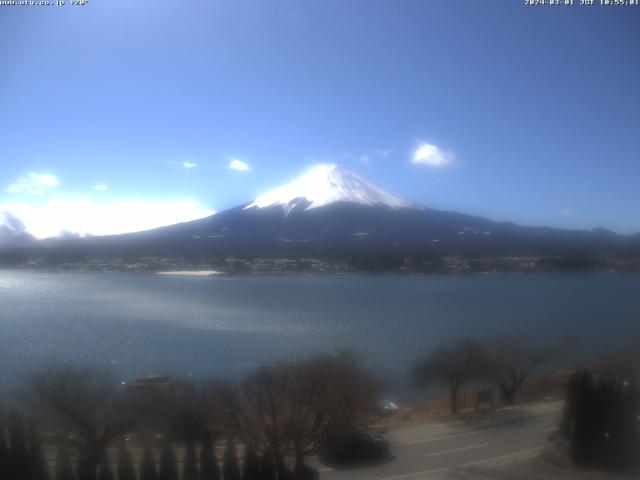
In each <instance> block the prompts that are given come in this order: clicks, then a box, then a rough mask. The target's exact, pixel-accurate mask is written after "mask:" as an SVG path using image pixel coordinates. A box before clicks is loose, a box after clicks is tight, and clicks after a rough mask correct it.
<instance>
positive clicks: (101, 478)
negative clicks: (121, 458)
mask: <svg viewBox="0 0 640 480" xmlns="http://www.w3.org/2000/svg"><path fill="white" fill-rule="evenodd" d="M98 480H114V477H113V469H112V468H111V460H110V459H109V454H108V453H107V452H106V451H105V452H104V453H103V454H102V458H100V465H99V467H98Z"/></svg>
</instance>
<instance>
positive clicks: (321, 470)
mask: <svg viewBox="0 0 640 480" xmlns="http://www.w3.org/2000/svg"><path fill="white" fill-rule="evenodd" d="M318 471H319V472H333V468H331V467H324V468H319V469H318Z"/></svg>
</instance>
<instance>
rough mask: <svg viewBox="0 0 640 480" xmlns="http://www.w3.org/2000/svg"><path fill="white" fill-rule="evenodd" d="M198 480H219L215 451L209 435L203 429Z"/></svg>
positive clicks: (206, 430)
mask: <svg viewBox="0 0 640 480" xmlns="http://www.w3.org/2000/svg"><path fill="white" fill-rule="evenodd" d="M200 479H201V480H220V467H219V466H218V459H217V458H216V449H215V445H214V444H213V441H212V438H211V433H210V432H209V430H208V429H206V428H205V430H204V432H203V434H202V448H201V449H200Z"/></svg>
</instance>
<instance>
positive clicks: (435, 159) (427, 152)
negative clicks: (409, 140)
mask: <svg viewBox="0 0 640 480" xmlns="http://www.w3.org/2000/svg"><path fill="white" fill-rule="evenodd" d="M411 163H413V164H414V165H426V166H428V167H437V168H444V167H452V166H453V165H454V164H455V157H454V156H453V154H452V153H449V152H445V151H443V150H441V149H440V148H438V147H437V146H435V145H432V144H430V143H426V142H422V141H420V143H419V144H418V147H417V148H416V149H415V151H414V152H413V154H412V155H411Z"/></svg>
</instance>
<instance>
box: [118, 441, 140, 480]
mask: <svg viewBox="0 0 640 480" xmlns="http://www.w3.org/2000/svg"><path fill="white" fill-rule="evenodd" d="M118 480H136V472H135V469H134V467H133V460H131V455H130V454H129V450H127V447H126V445H125V444H124V442H121V443H120V447H119V448H118Z"/></svg>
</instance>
